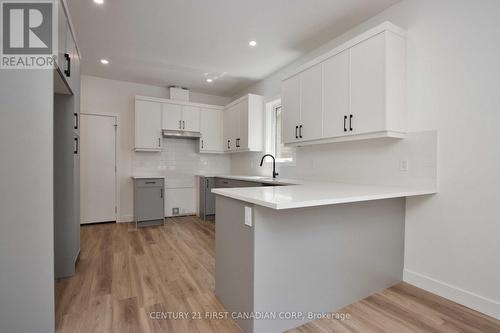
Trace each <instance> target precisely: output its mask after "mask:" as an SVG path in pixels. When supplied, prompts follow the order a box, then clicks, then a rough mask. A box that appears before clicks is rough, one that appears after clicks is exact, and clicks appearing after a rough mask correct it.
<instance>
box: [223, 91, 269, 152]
mask: <svg viewBox="0 0 500 333" xmlns="http://www.w3.org/2000/svg"><path fill="white" fill-rule="evenodd" d="M263 127H264V100H263V97H262V96H258V95H253V94H249V95H246V96H243V97H242V98H240V99H238V100H236V101H234V102H232V103H231V104H229V105H228V106H226V108H225V110H224V150H225V151H227V152H244V151H262V149H263V133H264V132H263Z"/></svg>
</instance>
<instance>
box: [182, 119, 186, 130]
mask: <svg viewBox="0 0 500 333" xmlns="http://www.w3.org/2000/svg"><path fill="white" fill-rule="evenodd" d="M182 129H186V122H185V121H184V120H183V121H182Z"/></svg>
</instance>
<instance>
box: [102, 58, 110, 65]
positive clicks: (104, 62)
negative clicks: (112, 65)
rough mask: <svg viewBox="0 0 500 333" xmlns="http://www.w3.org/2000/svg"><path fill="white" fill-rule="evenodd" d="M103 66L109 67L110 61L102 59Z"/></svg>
mask: <svg viewBox="0 0 500 333" xmlns="http://www.w3.org/2000/svg"><path fill="white" fill-rule="evenodd" d="M101 64H103V65H108V64H109V60H107V59H101Z"/></svg>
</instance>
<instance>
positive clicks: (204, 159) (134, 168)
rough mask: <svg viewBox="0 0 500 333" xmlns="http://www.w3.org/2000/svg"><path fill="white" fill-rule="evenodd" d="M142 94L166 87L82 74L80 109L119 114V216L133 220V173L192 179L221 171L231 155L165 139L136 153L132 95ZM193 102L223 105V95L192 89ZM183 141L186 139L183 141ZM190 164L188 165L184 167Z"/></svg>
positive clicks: (157, 93)
mask: <svg viewBox="0 0 500 333" xmlns="http://www.w3.org/2000/svg"><path fill="white" fill-rule="evenodd" d="M135 95H144V96H151V97H160V98H168V97H169V94H168V89H167V88H166V87H156V86H151V85H144V84H136V83H132V82H124V81H115V80H108V79H103V78H98V77H94V76H85V75H84V76H82V87H81V105H82V107H81V112H83V113H85V112H88V113H116V114H118V115H119V117H120V119H119V122H120V125H119V143H118V144H119V147H118V149H119V151H118V154H117V155H118V182H119V187H120V193H119V195H118V198H119V219H120V221H132V219H133V191H132V179H131V176H132V175H134V174H155V175H163V176H166V177H167V181H170V180H171V179H173V178H175V179H177V178H179V177H183V178H185V177H189V176H191V178H192V179H193V181H194V173H198V172H219V168H220V172H222V173H225V172H228V171H229V169H230V158H229V157H228V156H223V155H217V156H213V155H212V156H208V155H206V154H198V153H197V152H196V151H195V150H194V147H191V145H192V143H186V144H187V145H188V147H189V148H193V149H186V150H183V149H175V148H174V147H178V145H176V144H175V142H174V144H171V142H170V139H164V140H167V142H166V147H165V148H164V151H163V152H162V153H156V154H155V153H136V152H134V151H133V148H134V97H135ZM190 100H191V101H192V102H198V103H206V104H214V105H225V104H227V103H228V102H229V99H228V98H226V97H220V96H213V95H206V94H200V93H195V92H191V95H190ZM183 141H185V139H184V140H183ZM186 165H189V166H190V167H189V168H186Z"/></svg>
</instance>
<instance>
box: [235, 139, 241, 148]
mask: <svg viewBox="0 0 500 333" xmlns="http://www.w3.org/2000/svg"><path fill="white" fill-rule="evenodd" d="M240 140H241V139H240V138H238V139H236V148H240Z"/></svg>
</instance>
